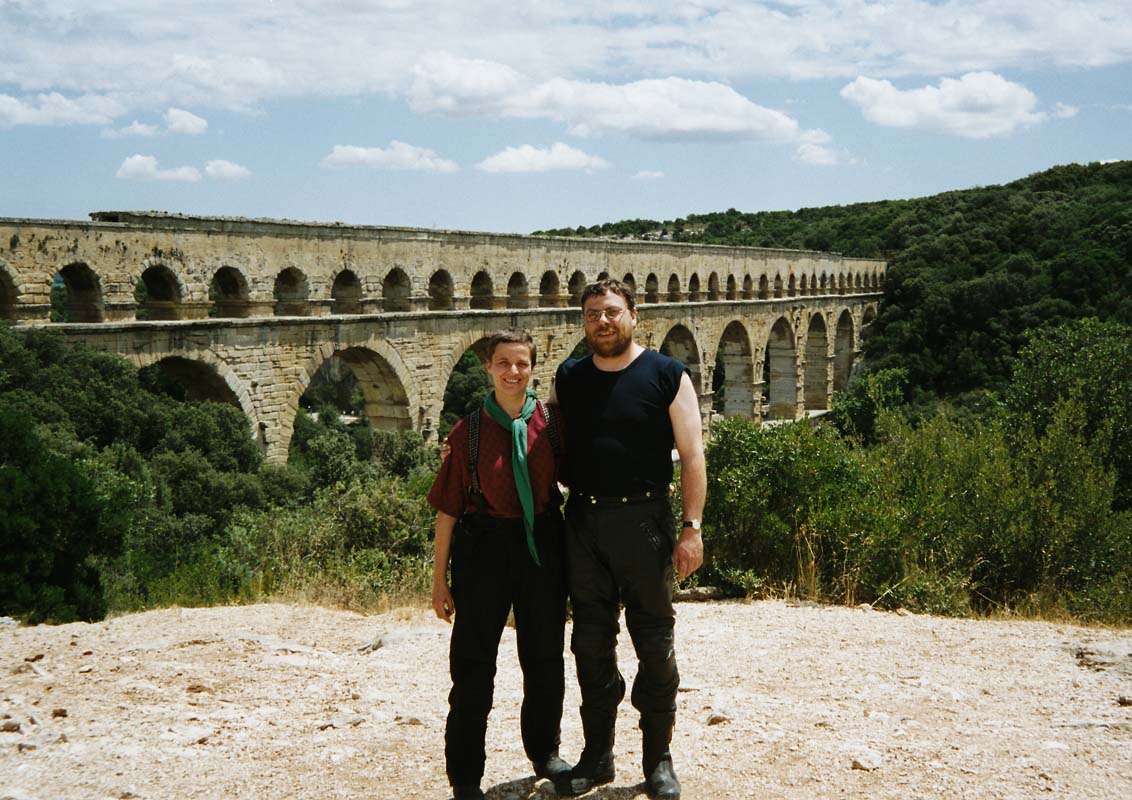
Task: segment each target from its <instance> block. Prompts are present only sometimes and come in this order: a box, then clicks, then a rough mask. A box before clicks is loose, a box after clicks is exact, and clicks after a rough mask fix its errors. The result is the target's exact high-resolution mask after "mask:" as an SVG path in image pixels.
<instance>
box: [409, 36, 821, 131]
mask: <svg viewBox="0 0 1132 800" xmlns="http://www.w3.org/2000/svg"><path fill="white" fill-rule="evenodd" d="M409 99H410V102H411V104H412V106H413V108H414V110H417V111H425V112H427V111H443V112H445V113H450V114H458V115H469V114H487V115H497V116H506V117H522V118H530V119H550V120H554V121H556V122H562V123H565V124H566V125H568V126H569V128H570V131H571V132H572V133H574V134H576V135H579V136H586V135H589V134H592V133H600V132H604V131H612V132H618V133H626V134H629V135H631V136H636V137H639V138H642V139H654V140H655V139H661V140H705V139H708V140H713V139H715V140H744V139H752V140H763V141H765V140H773V141H790V140H793V139H794V138H796V137H797V136H798V135H799V134H800V130H799V126H798V123H797V122H795V121H794V120H793V119H792V118H791V117H789V116H788V115H786V114H784V113H782V112H781V111H774V110H772V109H769V108H764V107H763V106H760V105H757V104H756V103H753V102H751V101H750V100H749V99H747V98H746V97H744V96H743V95H741V94H739V93H738V92H736V91H735V90H734V89H732V88H731V87H730V86H725V85H724V84H722V83H718V82H709V81H697V80H688V79H686V78H677V77H669V78H660V79H649V80H641V81H634V82H631V83H623V84H613V83H602V82H596V81H578V80H568V79H565V78H552V79H550V80H547V81H542V82H534V81H531V80H530V79H528V78H526V77H525V76H523V75H521V74H520V73H518V72H516V71H515V70H513V69H511V68H510V67H507V66H505V65H503V64H498V63H494V62H490V61H484V60H469V59H458V58H455V57H453V56H450V55H446V54H431V55H429V56H427V57H426V58H425V59H424V60H422V62H421V63H420V64H418V65H417V66H416V67H415V78H414V81H413V84H412V86H411V87H410V90H409Z"/></svg>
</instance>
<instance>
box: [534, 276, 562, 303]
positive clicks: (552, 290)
mask: <svg viewBox="0 0 1132 800" xmlns="http://www.w3.org/2000/svg"><path fill="white" fill-rule="evenodd" d="M561 293H562V288H561V284H560V283H559V281H558V273H557V272H555V271H554V270H552V269H548V270H547V271H546V272H544V273H543V274H542V280H540V281H539V284H538V304H539V308H557V307H558V306H560V305H561V304H562V301H561V298H560V297H559V295H560V294H561Z"/></svg>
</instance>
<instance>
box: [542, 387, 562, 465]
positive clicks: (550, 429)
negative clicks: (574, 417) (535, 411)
mask: <svg viewBox="0 0 1132 800" xmlns="http://www.w3.org/2000/svg"><path fill="white" fill-rule="evenodd" d="M535 402H536V403H537V404H538V408H539V411H541V412H542V418H543V419H545V420H546V432H547V434H549V435H550V449H551V451H553V453H554V475H555V477H558V466H559V465H560V464H561V463H562V452H563V451H562V429H561V428H560V427H559V423H558V411H557V409H555V407H554V406H552V405H550V404H549V403H544V402H543V401H541V400H536V401H535Z"/></svg>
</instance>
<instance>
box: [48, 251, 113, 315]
mask: <svg viewBox="0 0 1132 800" xmlns="http://www.w3.org/2000/svg"><path fill="white" fill-rule="evenodd" d="M54 283H55V285H57V286H58V285H60V284H61V285H62V286H63V289H64V290H65V293H66V300H65V304H64V307H63V318H62V319H60V320H57V321H58V322H102V319H103V305H102V283H101V281H100V280H99V277H98V273H96V272H95V271H94V270H92V269H91V268H90V267H89V266H87V265H86V264H84V263H82V262H81V261H76V262H74V263H72V264H68V265H67V266H65V267H63V269H61V270H59V272H58V273H56V275H55V282H54Z"/></svg>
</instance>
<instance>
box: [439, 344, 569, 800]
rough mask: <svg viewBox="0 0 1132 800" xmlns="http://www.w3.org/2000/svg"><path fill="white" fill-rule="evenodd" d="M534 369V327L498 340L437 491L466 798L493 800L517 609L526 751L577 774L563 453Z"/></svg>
mask: <svg viewBox="0 0 1132 800" xmlns="http://www.w3.org/2000/svg"><path fill="white" fill-rule="evenodd" d="M534 365H535V343H534V340H533V339H532V338H531V336H530V334H529V333H527V332H526V331H514V330H507V331H500V332H499V333H496V334H495V335H493V336H492V337H491V339H490V340H489V341H488V344H487V372H488V374H489V375H490V376H491V381H492V389H493V390H492V392H491V393H490V394H489V395H488V396H487V398H486V399H485V400H484V405H483V408H482V409H477V410H476V411H475V412H473V415H471V416H469V417H466V418H465V419H462V420H460V421H459V422H457V423H456V425H455V427H453V428H452V433H451V434H450V435H449V439H448V441H449V444H450V450H449V454H448V457H447V458H445V459H444V462H443V463H442V464H441V467H440V471H439V472H438V473H437V476H436V481H435V482H434V483H433V486H432V489H431V491H430V492H429V494H428V501H429V503H431V504H432V506H433V507H434V508H435V509H436V510H437V515H436V545H435V551H434V557H433V583H432V605H433V609H434V610H435V612H436V615H437V616H438V617H439V618H440V619H443V620H445V621H446V622H451V621H452V616H453V614H455V617H456V620H455V624H454V625H453V630H452V642H451V650H450V653H449V668H450V670H451V673H452V691H451V693H450V694H449V696H448V703H449V712H448V723H447V726H446V728H445V732H444V745H445V746H444V756H445V761H446V767H447V772H448V780H449V782H450V783H451V784H452V790H453V794H454V796H455V798H456V800H482V798H483V796H484V794H483V791H482V790H481V788H480V781H481V779H482V778H483V773H484V764H485V759H486V754H485V748H484V737H485V734H486V731H487V717H488V713H489V712H490V711H491V705H492V695H493V691H494V679H495V660H496V653H497V651H498V649H499V638H500V634H502V632H503V626H504V625H505V624H506V622H507V615H508V612H510V611H511V610H512V609H514V612H515V634H516V639H517V644H518V650H519V664H520V666H521V667H522V670H523V707H522V712H521V716H520V727H521V729H522V737H523V747H524V749H525V750H526V753H527V757H528V758H530V760H531V763H532V764H533V765H534V771H535V775H536V776H538V777H540V778H550V779H552V780H553V779H554V778H556V777H557V776H558V775H560V774H564V773H565V772H567V771H568V770H569V768H570V767H569V765H568V764H567V763H566V762H565V761H563V760H562V759H561V758H559V757H558V741H559V735H558V734H559V724H560V722H561V719H562V695H563V690H564V685H565V684H564V674H563V673H564V670H563V664H562V647H563V639H564V629H565V625H566V579H565V574H564V573H565V570H564V567H565V560H566V558H565V549H564V545H563V541H562V539H563V533H562V516H561V512H560V511H559V508H560V506H561V504H562V496H561V494H559V492H558V484H557V481H556V478H557V460H558V453H557V452H556V451H558V450H559V449H560V448H559V447H558V446H557V445H556V444H555V438H556V433H555V430H554V429H553V428H552V427H550V426H551V423H552V417H551V416H550V415H549V412H547V411H546V407H545V406H541V404H538V403H536V401H535V394H534V392H532V391H530V390H529V389H528V388H527V384H528V383H529V382H530V379H531V370H532V369H533V368H534ZM449 555H451V560H452V586H451V589H449V585H448V561H449ZM422 666H423V665H422Z"/></svg>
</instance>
